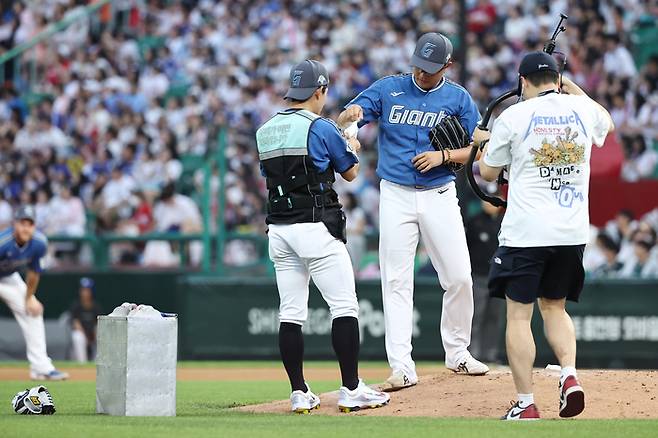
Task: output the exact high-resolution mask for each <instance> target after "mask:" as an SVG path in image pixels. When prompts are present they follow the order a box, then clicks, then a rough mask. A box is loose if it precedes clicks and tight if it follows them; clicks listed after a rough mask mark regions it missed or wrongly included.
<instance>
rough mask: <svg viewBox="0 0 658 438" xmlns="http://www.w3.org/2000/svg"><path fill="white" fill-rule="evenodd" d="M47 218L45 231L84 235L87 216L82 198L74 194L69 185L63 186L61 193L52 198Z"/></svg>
mask: <svg viewBox="0 0 658 438" xmlns="http://www.w3.org/2000/svg"><path fill="white" fill-rule="evenodd" d="M45 220H46V224H47V225H46V227H45V231H46V233H48V234H60V235H67V236H82V235H83V234H84V233H85V224H86V222H87V217H86V215H85V207H84V205H82V201H81V200H80V198H78V197H77V196H72V195H71V189H70V188H69V187H68V186H62V187H61V188H60V189H59V194H58V195H57V196H54V197H53V198H52V199H51V200H50V203H49V204H48V216H47V218H45Z"/></svg>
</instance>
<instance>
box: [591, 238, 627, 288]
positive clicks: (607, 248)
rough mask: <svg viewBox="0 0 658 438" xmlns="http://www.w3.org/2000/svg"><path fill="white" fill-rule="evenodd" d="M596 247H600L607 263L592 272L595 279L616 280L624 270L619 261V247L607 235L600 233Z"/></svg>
mask: <svg viewBox="0 0 658 438" xmlns="http://www.w3.org/2000/svg"><path fill="white" fill-rule="evenodd" d="M596 245H597V246H598V247H599V249H600V250H601V252H602V253H603V256H604V257H605V262H604V263H603V264H601V265H599V266H598V267H596V268H595V269H594V270H593V271H592V277H593V278H615V277H616V276H617V275H618V274H619V271H620V270H621V268H622V266H623V265H622V264H621V263H620V262H619V261H618V260H617V254H618V253H619V245H618V244H617V243H615V241H614V240H612V239H611V238H610V236H608V235H607V234H605V233H600V234H599V235H598V236H597V238H596Z"/></svg>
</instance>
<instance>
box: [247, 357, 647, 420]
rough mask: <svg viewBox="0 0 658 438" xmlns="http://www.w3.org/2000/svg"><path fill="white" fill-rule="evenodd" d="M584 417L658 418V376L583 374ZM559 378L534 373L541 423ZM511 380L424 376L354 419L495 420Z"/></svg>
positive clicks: (331, 405) (505, 376)
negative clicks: (418, 417)
mask: <svg viewBox="0 0 658 438" xmlns="http://www.w3.org/2000/svg"><path fill="white" fill-rule="evenodd" d="M579 378H580V380H581V383H582V385H583V387H584V389H585V393H586V404H587V407H586V409H585V412H583V414H582V415H580V416H579V418H593V419H619V418H658V399H657V396H658V381H657V380H658V372H656V371H596V370H583V371H580V372H579ZM557 379H558V378H557V374H556V373H551V372H547V371H543V370H538V371H536V372H535V373H534V382H535V402H536V403H537V405H538V407H539V410H540V412H541V415H542V418H558V412H557V410H558V392H557ZM513 388H514V387H513V384H512V375H511V373H510V372H509V371H505V370H497V371H493V372H492V373H490V374H489V375H487V376H484V377H468V376H458V375H455V374H453V373H452V372H450V371H447V370H445V369H444V370H442V371H441V372H439V373H436V374H432V375H425V376H422V377H421V378H420V382H419V384H418V385H417V386H415V387H412V388H408V389H405V390H402V391H398V392H394V393H392V394H391V403H390V404H389V405H388V406H385V407H383V408H380V409H372V410H366V411H361V412H355V413H352V414H349V415H375V416H422V417H472V418H495V417H498V416H500V415H502V414H503V413H504V412H505V410H506V409H507V408H508V407H509V400H510V399H512V398H514V397H515V396H516V394H515V393H514V389H513ZM321 399H322V407H321V408H320V409H319V410H317V411H314V412H313V414H312V415H345V414H340V413H339V412H338V409H337V408H336V402H337V392H336V391H334V392H331V393H327V394H322V396H321ZM239 409H240V410H243V411H248V412H269V413H281V414H283V413H288V409H290V408H289V401H288V400H282V401H277V402H272V403H267V404H263V405H256V406H245V407H242V408H239Z"/></svg>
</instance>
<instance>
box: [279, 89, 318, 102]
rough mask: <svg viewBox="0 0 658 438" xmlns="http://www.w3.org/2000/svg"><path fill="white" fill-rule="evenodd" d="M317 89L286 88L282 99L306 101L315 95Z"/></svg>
mask: <svg viewBox="0 0 658 438" xmlns="http://www.w3.org/2000/svg"><path fill="white" fill-rule="evenodd" d="M315 90H317V87H312V88H288V92H287V93H286V95H285V96H283V98H284V99H295V100H306V99H308V98H309V97H311V96H312V95H313V93H315Z"/></svg>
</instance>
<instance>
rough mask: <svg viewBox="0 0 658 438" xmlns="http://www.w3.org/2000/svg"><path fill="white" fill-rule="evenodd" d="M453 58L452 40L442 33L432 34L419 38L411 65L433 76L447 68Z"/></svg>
mask: <svg viewBox="0 0 658 438" xmlns="http://www.w3.org/2000/svg"><path fill="white" fill-rule="evenodd" d="M451 57H452V43H451V42H450V40H449V39H448V38H447V37H445V36H443V35H441V34H440V33H436V32H430V33H426V34H424V35H423V36H421V37H420V38H418V42H417V43H416V49H415V50H414V54H413V56H412V57H411V65H413V66H414V67H418V68H419V69H421V70H423V71H425V72H427V73H429V74H432V75H433V74H434V73H436V72H438V71H439V70H441V69H442V68H443V67H445V65H446V64H447V63H448V61H450V58H451Z"/></svg>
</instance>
